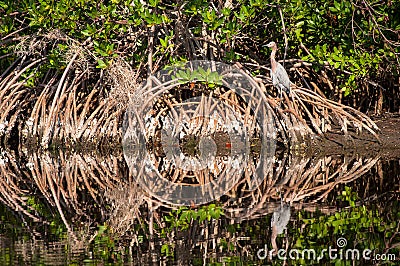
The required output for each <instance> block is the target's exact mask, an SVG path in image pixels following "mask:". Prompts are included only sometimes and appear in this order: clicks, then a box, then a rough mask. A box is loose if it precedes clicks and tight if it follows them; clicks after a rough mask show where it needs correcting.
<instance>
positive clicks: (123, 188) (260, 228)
mask: <svg viewBox="0 0 400 266" xmlns="http://www.w3.org/2000/svg"><path fill="white" fill-rule="evenodd" d="M0 154H1V156H0V175H1V177H2V178H1V181H0V192H1V195H0V200H1V204H0V212H1V223H0V245H1V249H0V264H1V265H21V264H24V265H38V264H41V265H114V264H122V265H123V264H125V265H146V264H157V265H158V264H159V262H160V261H161V262H162V263H165V264H174V265H204V264H216V265H218V264H221V263H225V264H229V263H232V264H233V265H234V264H235V263H239V264H240V263H241V264H247V265H252V264H253V265H260V264H272V265H282V264H284V263H285V260H284V259H283V258H280V257H278V255H279V254H277V255H274V256H272V255H271V257H270V253H269V252H270V251H271V249H272V248H273V247H275V249H279V250H281V253H285V254H286V257H287V260H286V263H289V264H293V265H299V264H303V265H304V264H307V265H308V264H314V265H323V264H326V265H331V264H335V263H336V264H338V265H347V264H350V265H352V263H353V262H354V263H355V264H356V265H358V264H361V263H364V264H368V265H370V264H374V263H379V261H378V260H377V259H376V258H377V255H381V257H382V256H386V257H385V258H386V261H385V263H387V264H389V265H390V263H391V264H393V265H396V263H398V261H399V258H400V254H399V250H400V244H399V243H400V235H399V229H400V228H399V227H400V224H399V220H400V206H399V197H400V187H399V184H400V165H399V162H400V160H398V159H396V160H393V159H391V160H385V159H382V158H380V157H379V156H376V157H371V158H366V157H360V156H357V155H332V156H324V157H320V158H305V157H294V156H289V155H287V154H281V155H280V156H276V158H274V159H273V162H272V164H271V165H272V167H271V168H270V169H269V171H268V172H267V173H268V175H267V176H266V177H265V179H264V181H263V182H262V183H261V184H259V186H258V187H257V189H255V190H249V189H248V188H249V187H250V185H248V184H246V182H242V183H241V184H238V185H237V186H235V187H233V188H232V189H231V190H230V191H229V192H228V193H227V194H226V195H224V196H222V197H221V198H220V200H219V201H216V202H214V203H215V205H212V206H211V207H201V206H195V205H193V206H191V207H188V208H185V209H183V208H182V207H181V208H179V207H174V208H171V207H170V206H169V205H168V204H167V203H165V202H163V201H162V200H160V199H157V198H155V197H151V196H149V194H148V193H147V192H146V191H145V190H144V188H143V187H141V186H140V185H139V184H137V183H136V182H135V181H136V179H135V178H133V177H132V176H130V175H129V169H128V168H127V164H126V162H125V159H124V157H123V155H122V153H121V152H120V151H115V153H114V154H109V155H106V156H104V155H101V154H98V153H86V154H84V153H73V152H67V151H63V150H60V151H57V152H54V153H50V152H44V153H36V152H32V151H28V150H23V151H20V152H16V151H12V150H2V151H1V152H0ZM166 189H167V188H166ZM281 199H282V200H283V201H285V202H287V203H288V204H290V206H291V207H290V209H291V213H290V214H291V216H290V220H289V222H288V224H287V226H286V227H287V229H286V230H283V233H282V234H278V235H274V234H273V230H271V218H272V214H273V212H274V211H276V210H277V209H278V207H279V206H280V204H281ZM219 212H223V213H224V215H220V214H219ZM217 217H219V218H218V219H216V218H217ZM191 218H194V219H191ZM343 243H345V244H346V245H344V244H343ZM341 245H343V246H341ZM333 249H336V250H337V253H335V252H336V251H335V252H333V251H332V250H333ZM305 250H306V251H307V252H315V254H316V255H320V254H323V255H324V256H322V257H321V259H320V260H318V256H316V257H312V256H313V254H311V255H309V257H307V256H306V255H308V253H304V251H305ZM324 250H325V251H324ZM329 250H331V251H332V254H328V251H329ZM366 250H367V251H368V250H371V254H372V255H371V254H370V256H369V257H368V258H363V257H362V252H364V251H366ZM340 251H341V252H342V253H340ZM356 251H357V252H359V253H358V254H359V255H360V257H359V258H350V257H349V256H351V255H353V256H355V255H357V254H356V253H355V252H356ZM289 252H292V253H291V255H293V258H294V259H292V258H290V257H289ZM302 252H303V253H302ZM346 252H347V253H348V254H347V255H348V256H347V255H346ZM367 253H368V252H367ZM335 254H336V257H335V256H334V255H335ZM340 254H341V255H340ZM281 255H282V254H281ZM301 255H304V256H305V258H302V257H301ZM330 255H332V256H330ZM296 256H297V258H296ZM346 256H347V257H346ZM372 256H374V257H375V260H372Z"/></svg>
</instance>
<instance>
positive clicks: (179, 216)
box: [164, 203, 224, 231]
mask: <svg viewBox="0 0 400 266" xmlns="http://www.w3.org/2000/svg"><path fill="white" fill-rule="evenodd" d="M222 215H224V213H223V211H222V209H221V207H219V206H217V205H215V204H213V203H212V204H209V205H206V206H202V207H200V208H199V209H189V208H187V207H180V208H179V209H177V210H172V211H171V212H169V214H168V215H165V216H164V221H165V222H166V223H167V231H171V230H173V229H178V230H187V229H188V228H189V226H190V225H191V224H192V223H193V221H198V222H199V223H203V222H204V221H205V220H207V221H210V220H211V219H219V218H220V217H221V216H222Z"/></svg>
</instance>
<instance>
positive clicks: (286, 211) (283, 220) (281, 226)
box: [271, 198, 290, 254]
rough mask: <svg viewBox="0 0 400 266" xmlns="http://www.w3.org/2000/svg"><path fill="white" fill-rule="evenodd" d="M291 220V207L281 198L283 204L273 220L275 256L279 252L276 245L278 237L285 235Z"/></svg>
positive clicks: (272, 239)
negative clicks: (284, 232)
mask: <svg viewBox="0 0 400 266" xmlns="http://www.w3.org/2000/svg"><path fill="white" fill-rule="evenodd" d="M289 219H290V205H289V204H288V203H286V202H284V201H283V199H282V198H281V204H280V206H279V207H278V208H276V210H275V211H274V213H273V214H272V219H271V229H272V234H271V243H272V248H273V249H274V252H273V254H276V253H277V251H278V246H277V244H276V237H277V236H278V235H280V234H282V233H283V231H284V230H285V229H286V225H287V224H288V223H289Z"/></svg>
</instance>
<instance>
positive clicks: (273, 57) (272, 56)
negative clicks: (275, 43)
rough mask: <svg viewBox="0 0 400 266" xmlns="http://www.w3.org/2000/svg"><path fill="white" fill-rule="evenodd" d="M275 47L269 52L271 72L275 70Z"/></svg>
mask: <svg viewBox="0 0 400 266" xmlns="http://www.w3.org/2000/svg"><path fill="white" fill-rule="evenodd" d="M275 54H276V48H275V47H274V48H272V52H271V70H272V72H275V71H276V60H275Z"/></svg>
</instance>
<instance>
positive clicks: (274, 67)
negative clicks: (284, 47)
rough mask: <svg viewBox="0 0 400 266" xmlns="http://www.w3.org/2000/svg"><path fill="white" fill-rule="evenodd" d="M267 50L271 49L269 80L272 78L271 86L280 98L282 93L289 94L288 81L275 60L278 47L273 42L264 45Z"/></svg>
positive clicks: (287, 77)
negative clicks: (275, 89) (276, 90)
mask: <svg viewBox="0 0 400 266" xmlns="http://www.w3.org/2000/svg"><path fill="white" fill-rule="evenodd" d="M266 46H267V47H269V48H272V52H271V72H270V74H271V78H272V85H274V87H276V88H278V90H279V93H280V97H281V98H282V91H284V92H286V93H287V94H289V93H290V79H289V76H288V74H287V72H286V70H285V68H284V67H283V66H282V65H281V64H280V63H279V62H276V60H275V54H276V51H277V50H278V46H277V44H276V43H275V42H270V43H268V44H267V45H266Z"/></svg>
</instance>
